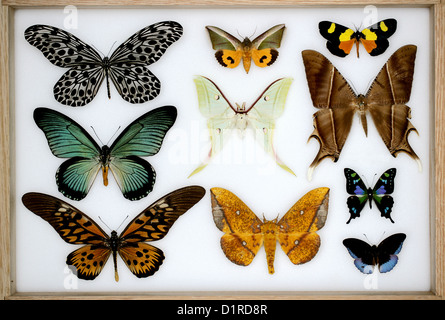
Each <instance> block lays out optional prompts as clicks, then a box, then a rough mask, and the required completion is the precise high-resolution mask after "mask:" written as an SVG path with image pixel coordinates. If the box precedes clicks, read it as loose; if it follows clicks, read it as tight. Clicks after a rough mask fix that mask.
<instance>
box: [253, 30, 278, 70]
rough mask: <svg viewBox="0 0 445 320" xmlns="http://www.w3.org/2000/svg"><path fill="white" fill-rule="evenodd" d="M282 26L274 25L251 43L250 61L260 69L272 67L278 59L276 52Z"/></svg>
mask: <svg viewBox="0 0 445 320" xmlns="http://www.w3.org/2000/svg"><path fill="white" fill-rule="evenodd" d="M285 28H286V27H285V25H284V24H279V25H276V26H274V27H272V28H270V29H269V30H267V31H265V32H263V33H262V34H260V35H259V36H258V37H256V38H255V39H254V40H253V41H252V60H253V62H254V63H255V64H256V65H257V66H258V67H261V68H264V67H267V66H270V65H272V64H273V63H274V62H275V61H276V60H277V58H278V50H276V48H279V47H280V46H281V39H282V38H283V33H284V29H285Z"/></svg>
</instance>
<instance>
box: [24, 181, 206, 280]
mask: <svg viewBox="0 0 445 320" xmlns="http://www.w3.org/2000/svg"><path fill="white" fill-rule="evenodd" d="M204 194H205V190H204V188H202V187H199V186H190V187H185V188H181V189H178V190H175V191H173V192H171V193H169V194H167V195H165V196H164V197H162V198H160V199H159V200H157V201H156V202H154V203H153V204H151V205H150V206H148V207H147V208H146V209H145V210H143V211H142V212H141V213H140V214H139V215H137V216H136V217H135V218H134V219H133V220H132V221H131V222H130V223H129V224H128V225H127V227H126V228H125V229H124V230H123V231H122V232H121V233H120V235H118V233H117V232H116V231H114V230H113V231H112V232H111V236H109V235H108V234H106V233H105V231H103V230H102V228H101V227H100V226H99V225H98V224H97V223H96V222H95V221H94V220H93V219H91V218H90V217H88V216H87V215H86V214H85V213H83V212H82V211H80V210H78V209H76V208H75V207H73V206H71V205H70V204H68V203H66V202H64V201H62V200H60V199H57V198H55V197H52V196H49V195H46V194H41V193H35V192H31V193H27V194H25V195H24V196H23V197H22V202H23V204H24V205H25V207H26V208H28V209H29V210H30V211H32V212H33V213H34V214H36V215H38V216H39V217H41V218H42V219H44V220H45V221H47V222H48V223H49V224H50V225H51V226H52V227H53V228H54V229H55V230H56V231H57V233H58V234H59V235H60V237H61V238H62V239H63V240H64V241H66V242H67V243H70V244H81V245H83V246H82V247H80V248H78V249H77V250H75V251H73V252H71V253H70V254H69V255H68V256H67V260H66V263H67V264H68V265H72V266H74V267H75V268H76V269H77V273H76V275H77V277H79V278H80V279H85V280H93V279H95V278H96V277H97V276H98V275H99V274H100V272H101V271H102V269H103V267H104V266H105V264H106V262H107V260H108V258H109V257H110V255H112V256H113V263H114V274H115V280H116V281H118V280H119V276H118V271H117V256H120V257H121V258H122V260H123V261H124V263H125V264H126V265H127V267H128V268H129V269H130V271H131V272H132V273H133V274H134V275H135V276H137V277H138V278H145V277H148V276H151V275H153V274H154V273H155V272H156V271H157V270H158V269H159V267H160V265H161V264H162V262H163V260H164V258H165V256H164V253H163V252H162V250H160V249H159V248H156V247H154V246H152V245H149V244H147V243H146V242H148V241H156V240H159V239H162V238H163V237H164V236H165V235H166V234H167V232H168V231H169V230H170V228H171V227H172V225H173V223H174V222H175V221H176V220H177V219H178V218H179V217H180V216H181V215H182V214H184V213H185V212H187V211H188V210H189V209H190V208H191V207H193V206H194V205H195V204H196V203H197V202H199V200H201V198H202V197H203V196H204Z"/></svg>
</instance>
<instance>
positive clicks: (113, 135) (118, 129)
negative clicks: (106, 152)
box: [107, 126, 121, 145]
mask: <svg viewBox="0 0 445 320" xmlns="http://www.w3.org/2000/svg"><path fill="white" fill-rule="evenodd" d="M120 128H121V126H119V127H118V128H117V129H116V131H115V132H114V133H113V135H112V136H111V138H110V140H108V142H107V145H109V144H110V141H111V139H113V137H114V136H115V135H116V133H117V132H118V131H119V130H120Z"/></svg>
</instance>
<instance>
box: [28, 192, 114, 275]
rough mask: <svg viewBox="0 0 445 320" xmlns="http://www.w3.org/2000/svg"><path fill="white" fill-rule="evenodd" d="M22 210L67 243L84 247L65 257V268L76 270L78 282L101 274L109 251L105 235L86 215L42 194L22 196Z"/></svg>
mask: <svg viewBox="0 0 445 320" xmlns="http://www.w3.org/2000/svg"><path fill="white" fill-rule="evenodd" d="M22 202H23V204H24V205H25V207H26V208H28V209H29V210H30V211H32V212H33V213H35V214H36V215H38V216H39V217H41V218H42V219H44V220H45V221H46V222H48V223H49V224H50V225H51V226H52V227H53V228H54V229H55V230H56V231H57V233H58V234H59V235H60V237H61V238H62V239H63V240H65V241H66V242H67V243H71V244H83V245H85V246H83V247H81V248H79V249H77V250H75V251H73V252H72V253H70V254H69V255H68V258H67V264H68V265H73V266H75V267H76V269H77V276H78V277H79V278H81V279H87V280H92V279H94V278H96V277H97V276H98V275H99V273H100V272H101V271H102V268H103V267H104V265H105V263H106V262H107V260H108V257H109V255H110V253H111V249H110V248H109V246H108V245H107V244H106V242H107V240H108V239H109V237H108V235H107V234H106V233H105V232H104V231H103V230H102V229H101V228H100V227H99V226H98V225H97V224H96V223H95V222H94V221H93V220H92V219H91V218H90V217H88V216H87V215H86V214H84V213H83V212H81V211H80V210H78V209H76V208H74V207H73V206H71V205H70V204H68V203H66V202H64V201H62V200H60V199H57V198H54V197H52V196H49V195H46V194H42V193H34V192H32V193H26V194H25V195H24V196H23V197H22Z"/></svg>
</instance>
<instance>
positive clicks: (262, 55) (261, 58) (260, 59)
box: [252, 49, 278, 68]
mask: <svg viewBox="0 0 445 320" xmlns="http://www.w3.org/2000/svg"><path fill="white" fill-rule="evenodd" d="M277 58H278V50H275V49H262V50H257V49H252V60H253V62H254V63H255V64H256V65H257V66H258V67H261V68H265V67H267V66H270V65H271V64H273V63H274V62H275V61H276V60H277Z"/></svg>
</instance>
